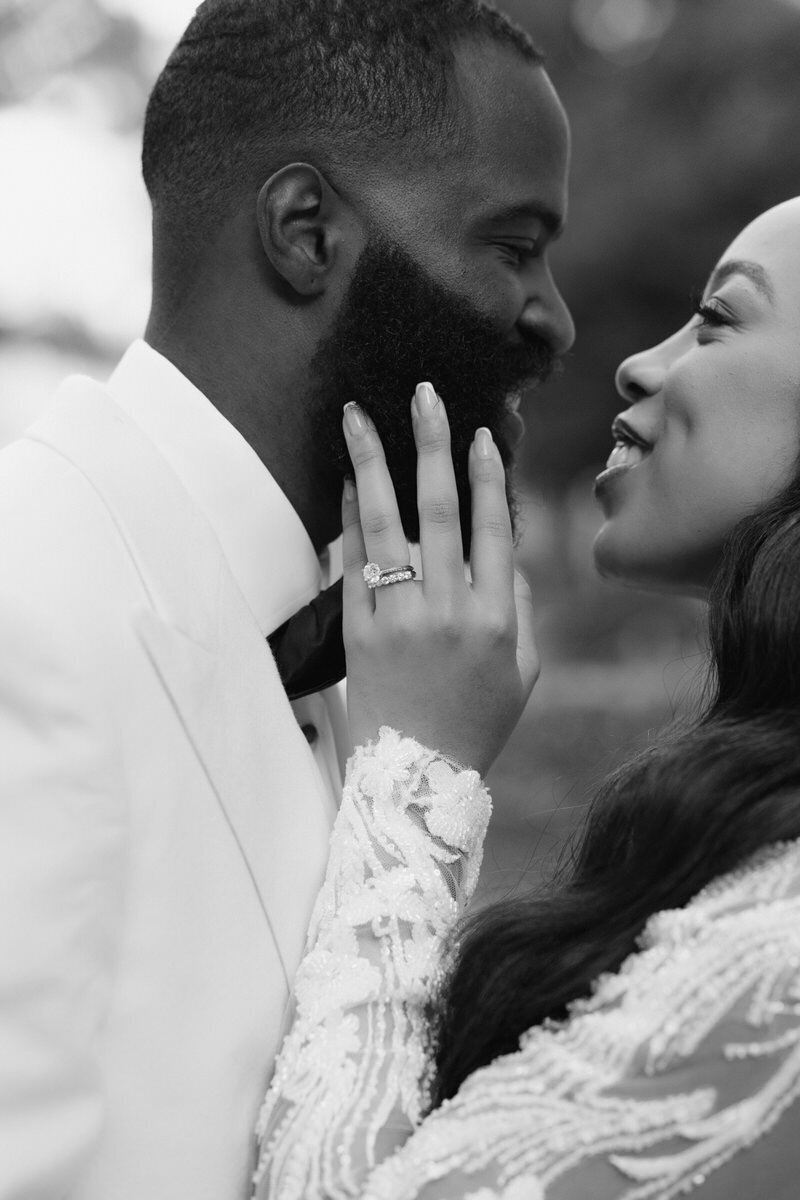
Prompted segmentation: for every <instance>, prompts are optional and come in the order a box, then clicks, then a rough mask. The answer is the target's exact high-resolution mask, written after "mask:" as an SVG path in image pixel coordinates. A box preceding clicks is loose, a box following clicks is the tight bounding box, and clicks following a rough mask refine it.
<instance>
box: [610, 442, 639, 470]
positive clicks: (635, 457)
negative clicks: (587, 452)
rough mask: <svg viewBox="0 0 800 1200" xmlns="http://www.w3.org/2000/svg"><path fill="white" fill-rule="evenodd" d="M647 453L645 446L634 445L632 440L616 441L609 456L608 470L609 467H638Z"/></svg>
mask: <svg viewBox="0 0 800 1200" xmlns="http://www.w3.org/2000/svg"><path fill="white" fill-rule="evenodd" d="M645 453H646V452H645V449H644V447H643V446H638V445H634V444H633V443H632V442H616V443H615V445H614V449H613V450H612V451H611V453H610V454H609V456H608V462H607V463H606V470H608V468H609V467H636V466H638V465H639V463H640V462H641V461H642V459H643V458H644V457H645Z"/></svg>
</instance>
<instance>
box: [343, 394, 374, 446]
mask: <svg viewBox="0 0 800 1200" xmlns="http://www.w3.org/2000/svg"><path fill="white" fill-rule="evenodd" d="M344 423H345V425H346V426H347V432H348V433H349V434H350V436H351V437H356V438H359V437H363V436H364V434H365V433H366V432H367V429H368V428H369V426H368V425H367V415H366V413H365V412H363V410H362V409H360V408H359V407H358V405H357V404H356V402H355V400H351V401H350V403H349V404H345V406H344Z"/></svg>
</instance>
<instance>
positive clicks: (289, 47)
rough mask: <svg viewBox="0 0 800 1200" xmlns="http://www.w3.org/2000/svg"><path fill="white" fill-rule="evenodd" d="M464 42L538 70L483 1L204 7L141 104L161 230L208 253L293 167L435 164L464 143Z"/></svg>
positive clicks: (519, 36)
mask: <svg viewBox="0 0 800 1200" xmlns="http://www.w3.org/2000/svg"><path fill="white" fill-rule="evenodd" d="M466 38H472V39H475V38H486V39H489V40H491V41H494V42H496V43H500V44H501V45H504V46H506V47H509V48H511V49H513V50H514V51H516V52H517V53H519V54H521V55H522V56H523V57H524V58H525V59H527V60H528V61H530V62H531V63H533V64H537V65H538V64H540V63H541V61H542V56H541V54H540V53H539V51H538V50H537V49H536V47H535V46H534V44H533V42H532V41H531V40H530V38H529V37H528V35H527V34H526V33H524V32H523V30H521V29H520V28H518V27H517V26H516V25H514V24H513V23H512V22H511V21H510V20H509V19H508V17H506V16H505V15H503V14H502V13H500V12H498V11H497V10H496V9H494V8H492V7H491V6H490V5H489V4H487V3H486V2H485V0H206V2H205V3H204V4H201V6H200V8H199V9H198V10H197V13H196V14H195V16H194V18H193V20H192V21H191V23H190V24H189V26H188V28H187V30H186V32H185V33H184V35H183V37H182V38H181V40H180V41H179V43H178V45H177V46H176V47H175V49H174V51H173V52H172V54H171V56H170V58H169V60H168V62H167V64H166V66H165V67H164V69H163V71H162V72H161V75H160V76H159V78H158V80H157V81H156V84H155V87H154V88H153V91H152V94H151V96H150V100H149V102H148V106H147V113H146V118H145V127H144V142H143V148H142V169H143V174H144V180H145V184H146V185H147V190H148V192H149V194H150V199H151V201H152V204H153V211H154V219H155V221H156V223H159V222H160V223H161V225H162V226H163V227H165V228H166V229H167V230H169V236H170V240H172V239H173V238H175V239H176V240H178V241H181V242H183V244H184V247H186V248H188V246H189V245H191V244H192V243H193V244H195V245H197V244H200V243H202V241H203V240H205V239H206V238H207V237H209V236H211V235H213V232H214V230H215V229H216V228H217V227H219V226H220V225H221V224H222V223H223V222H224V221H225V219H226V218H227V217H229V216H230V215H232V214H233V213H234V212H236V211H237V210H238V209H239V208H240V207H241V205H242V203H243V201H244V200H245V198H246V197H247V196H248V195H249V194H252V195H253V196H255V194H256V192H257V190H258V188H259V187H260V186H261V184H262V183H263V182H264V180H265V179H267V178H268V177H269V175H270V174H272V172H273V171H275V170H277V169H279V167H280V166H282V165H284V164H285V163H286V162H288V161H292V160H293V159H299V158H307V159H309V160H310V161H311V162H313V163H314V164H315V165H319V166H320V169H322V170H324V169H325V167H326V166H329V165H330V166H333V165H337V164H338V165H339V166H340V167H341V166H342V165H344V166H345V167H347V165H348V164H349V165H350V166H351V167H352V166H353V165H355V164H357V163H365V162H373V163H375V162H378V163H380V162H383V163H384V164H386V165H389V164H392V163H393V164H394V165H397V164H398V163H400V164H405V163H408V164H409V166H410V165H411V164H412V163H414V162H415V161H416V162H419V161H420V160H422V161H424V160H425V159H427V158H430V157H433V158H434V159H435V157H436V156H437V155H438V154H443V153H444V152H445V151H446V150H447V149H448V147H449V146H452V145H453V144H454V141H457V139H458V137H459V135H460V133H461V132H462V131H461V130H460V126H459V120H458V102H457V97H456V96H455V94H454V92H455V89H454V86H453V85H454V67H455V49H456V46H457V44H458V43H459V42H460V41H462V40H463V39H466ZM287 155H288V156H290V157H287Z"/></svg>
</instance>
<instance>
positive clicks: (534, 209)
mask: <svg viewBox="0 0 800 1200" xmlns="http://www.w3.org/2000/svg"><path fill="white" fill-rule="evenodd" d="M489 220H490V221H495V222H497V223H498V224H499V223H501V222H502V221H524V220H528V221H530V220H534V221H541V222H542V224H543V225H544V227H545V229H546V230H547V232H548V234H549V236H550V237H551V238H557V237H560V236H561V234H562V232H563V230H564V220H563V218H562V217H561V216H559V214H558V213H557V212H554V211H553V209H552V208H548V207H547V205H545V204H539V203H538V202H537V201H536V200H525V201H523V202H522V203H521V204H509V205H507V206H506V207H505V208H496V209H493V210H492V212H491V213H490V214H489Z"/></svg>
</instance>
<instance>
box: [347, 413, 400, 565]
mask: <svg viewBox="0 0 800 1200" xmlns="http://www.w3.org/2000/svg"><path fill="white" fill-rule="evenodd" d="M344 435H345V441H346V442H347V449H348V451H349V453H350V458H351V460H352V463H353V470H354V473H355V478H356V487H357V488H358V507H359V512H360V515H361V529H362V532H363V535H364V546H365V548H366V551H367V557H368V558H369V561H370V562H372V563H377V564H378V566H379V567H380V568H381V570H387V569H388V568H390V567H402V566H405V565H406V564H407V563H408V562H409V559H410V555H409V550H408V541H407V539H406V536H405V534H404V532H403V526H402V522H401V520H400V513H399V510H398V507H397V498H396V496H395V492H394V485H393V484H392V480H391V476H390V475H389V469H388V467H387V466H386V458H385V456H384V453H383V447H382V446H381V440H380V438H379V437H378V433H377V431H376V429H375V426H374V425H373V423H372V421H371V420H370V418H369V417H368V416H367V414H366V413H365V412H364V410H363V409H362V408H360V407H359V405H357V404H356V403H354V402H351V403H350V404H346V405H345V408H344Z"/></svg>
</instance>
